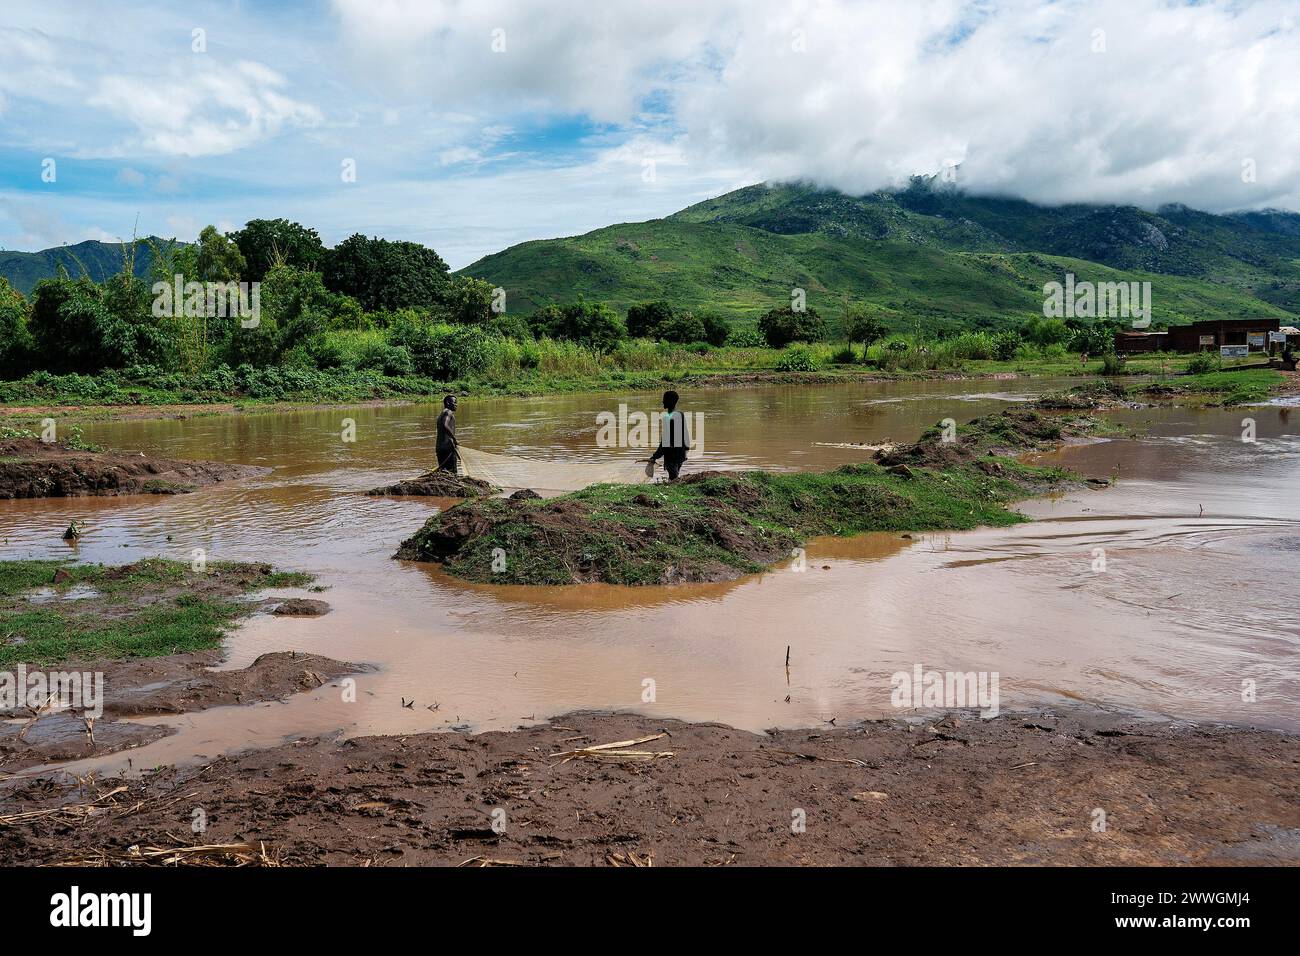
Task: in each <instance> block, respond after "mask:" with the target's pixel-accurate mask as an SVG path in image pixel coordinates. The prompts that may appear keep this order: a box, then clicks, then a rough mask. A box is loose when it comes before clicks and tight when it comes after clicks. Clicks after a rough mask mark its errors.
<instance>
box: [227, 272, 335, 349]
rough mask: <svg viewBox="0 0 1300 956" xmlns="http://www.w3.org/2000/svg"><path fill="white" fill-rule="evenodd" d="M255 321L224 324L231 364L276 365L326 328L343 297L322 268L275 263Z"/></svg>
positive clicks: (234, 321)
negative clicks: (329, 284)
mask: <svg viewBox="0 0 1300 956" xmlns="http://www.w3.org/2000/svg"><path fill="white" fill-rule="evenodd" d="M259 299H260V307H261V309H260V312H261V314H260V315H259V316H258V321H257V325H255V326H253V327H251V328H246V327H245V326H244V325H243V323H242V322H240V320H238V319H229V320H225V319H222V320H218V321H220V322H222V323H223V324H224V328H225V329H226V332H225V336H224V338H225V342H226V348H227V350H228V354H229V358H228V364H230V365H241V364H244V363H247V364H249V365H274V364H276V363H277V362H279V361H280V360H281V359H282V358H283V357H284V355H285V353H287V352H290V351H292V350H293V349H294V348H297V347H298V346H300V345H305V344H306V343H308V342H310V341H311V340H312V339H313V338H315V337H316V336H318V335H320V334H321V333H323V332H324V331H325V330H326V329H327V328H328V327H329V323H330V319H331V317H332V316H333V315H334V314H335V312H336V311H337V310H338V308H339V304H340V297H339V296H336V295H334V294H333V293H331V292H330V291H329V290H328V289H326V288H325V285H324V283H323V282H322V281H321V274H320V273H319V272H303V271H302V270H300V269H294V268H292V267H291V266H276V267H275V268H274V269H272V270H271V271H270V272H268V273H267V274H266V277H265V279H264V280H263V281H262V285H261V290H260V297H259Z"/></svg>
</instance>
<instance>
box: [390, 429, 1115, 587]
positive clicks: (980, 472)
mask: <svg viewBox="0 0 1300 956" xmlns="http://www.w3.org/2000/svg"><path fill="white" fill-rule="evenodd" d="M1101 428H1102V422H1101V421H1100V420H1099V419H1097V418H1095V417H1093V416H1091V415H1086V414H1051V415H1048V414H1044V413H1043V412H1042V411H1040V410H1039V409H1038V408H1037V407H1034V406H1017V407H1014V408H1011V409H1007V410H1005V411H1003V412H1001V413H999V414H996V415H988V416H985V417H983V418H978V419H976V420H974V421H972V422H970V423H969V424H967V425H963V426H960V427H958V428H957V429H956V432H955V434H953V433H945V430H944V429H943V428H941V427H935V428H932V429H930V430H929V431H927V432H926V433H925V434H924V435H922V437H921V439H920V440H919V441H917V442H916V443H914V444H911V445H905V446H900V447H897V448H893V449H890V450H888V451H884V452H880V453H878V454H877V455H876V460H874V461H872V462H866V463H863V464H856V465H845V466H843V467H841V468H837V469H835V470H834V471H830V472H824V473H810V474H799V473H793V474H773V473H768V472H761V471H748V472H702V473H698V474H694V475H688V476H687V477H684V478H683V479H681V480H680V481H677V482H672V483H669V484H664V485H595V486H593V487H591V488H587V489H584V490H583V491H579V492H576V493H574V494H569V495H564V496H562V497H559V498H551V499H549V500H502V499H498V498H491V499H478V500H473V501H465V502H462V503H461V504H458V505H456V506H455V507H452V508H449V509H447V510H446V511H444V512H441V513H439V514H438V515H435V516H434V517H433V518H431V519H430V520H429V521H428V522H427V523H426V524H425V525H424V527H423V528H421V529H420V531H418V532H417V533H416V534H415V535H414V536H412V537H411V538H409V539H408V540H406V541H404V542H403V543H402V545H401V547H400V549H399V550H398V552H397V555H396V557H398V558H403V559H409V560H416V561H436V562H440V563H442V564H443V565H445V566H446V568H447V570H448V571H449V572H450V573H452V574H454V575H456V576H457V577H461V578H465V579H468V580H472V581H483V582H492V583H499V584H548V585H562V584H573V583H579V582H591V581H600V582H606V583H610V584H673V583H679V582H690V581H724V580H730V579H733V578H737V577H740V576H742V575H745V574H750V573H753V572H756V571H761V570H763V569H764V568H765V567H768V566H770V565H772V564H774V563H776V562H779V561H781V560H783V559H785V558H788V557H789V556H790V554H791V551H792V549H794V548H796V547H797V546H798V545H799V544H800V543H801V542H803V541H805V540H806V539H808V538H810V537H813V536H816V535H828V534H830V535H847V534H859V533H862V532H867V531H937V530H963V529H969V528H974V527H978V526H980V525H1006V524H1012V523H1015V522H1017V521H1020V520H1023V519H1022V518H1021V516H1020V515H1018V514H1016V513H1015V512H1013V511H1011V510H1010V509H1009V507H1008V505H1009V504H1010V503H1011V502H1012V501H1014V500H1017V499H1022V498H1025V497H1028V496H1032V495H1036V494H1040V493H1042V492H1043V491H1045V490H1050V489H1051V488H1053V487H1057V486H1059V485H1060V484H1061V483H1063V482H1064V481H1066V480H1067V478H1068V476H1066V475H1065V474H1064V473H1062V472H1059V471H1053V470H1043V469H1036V468H1031V467H1028V466H1026V465H1023V464H1021V463H1020V462H1018V461H1017V460H1016V458H1015V456H1017V455H1021V454H1024V453H1027V452H1030V451H1035V450H1039V449H1044V448H1049V447H1053V446H1055V445H1058V444H1060V443H1061V442H1064V441H1069V440H1071V439H1077V438H1083V437H1085V436H1088V435H1090V434H1093V433H1095V432H1097V431H1098V430H1100V429H1101Z"/></svg>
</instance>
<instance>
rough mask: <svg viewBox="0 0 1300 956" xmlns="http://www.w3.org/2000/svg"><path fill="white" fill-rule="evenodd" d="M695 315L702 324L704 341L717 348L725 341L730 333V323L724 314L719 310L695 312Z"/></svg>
mask: <svg viewBox="0 0 1300 956" xmlns="http://www.w3.org/2000/svg"><path fill="white" fill-rule="evenodd" d="M696 317H697V318H698V319H699V320H700V323H701V324H702V325H703V326H704V341H706V342H708V343H709V344H710V345H712V346H714V347H715V348H718V347H720V346H722V345H725V344H726V343H727V337H728V336H729V335H731V323H730V322H728V321H727V319H726V316H724V315H722V313H720V312H711V311H704V312H697V313H696Z"/></svg>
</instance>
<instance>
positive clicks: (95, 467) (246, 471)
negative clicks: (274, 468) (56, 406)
mask: <svg viewBox="0 0 1300 956" xmlns="http://www.w3.org/2000/svg"><path fill="white" fill-rule="evenodd" d="M269 470H270V469H268V468H257V467H253V466H251V465H229V464H223V463H221V462H215V461H181V460H178V459H174V458H148V457H146V456H145V455H144V454H143V453H142V452H112V451H100V452H95V451H80V450H77V449H73V448H69V447H68V446H67V445H63V444H58V443H55V442H43V441H39V440H37V439H34V438H15V439H10V440H8V441H3V442H0V498H69V497H78V496H82V495H139V494H155V495H173V494H184V493H185V492H189V491H193V490H194V489H195V488H199V487H202V486H204V485H211V484H215V483H216V482H218V481H228V480H229V479H231V478H243V477H247V476H249V475H261V474H266V473H267V472H268V471H269Z"/></svg>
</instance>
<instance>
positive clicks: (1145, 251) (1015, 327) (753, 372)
mask: <svg viewBox="0 0 1300 956" xmlns="http://www.w3.org/2000/svg"><path fill="white" fill-rule="evenodd" d="M1279 216H1281V214H1279V215H1276V216H1275V215H1272V214H1270V215H1251V216H1238V217H1232V216H1202V215H1201V214H1195V213H1192V212H1190V211H1188V210H1162V212H1161V213H1160V214H1159V215H1155V214H1149V213H1142V212H1140V211H1138V210H1131V209H1113V208H1100V207H1063V208H1061V209H1051V210H1049V209H1042V208H1039V207H1036V206H1032V205H1030V204H1028V203H1018V202H1014V201H1006V200H990V199H977V198H972V197H966V196H964V195H962V194H960V193H956V192H952V191H949V190H944V189H935V188H933V186H932V185H931V184H926V183H919V182H918V183H915V184H913V186H912V187H911V188H910V189H907V190H904V191H901V192H886V193H878V194H872V195H871V196H865V197H857V198H854V197H847V196H842V195H839V194H836V193H826V192H820V191H817V190H813V189H810V188H807V187H802V186H783V187H775V188H768V187H751V188H749V189H743V190H739V191H737V192H735V193H732V194H729V195H728V196H724V197H720V198H719V199H716V200H710V201H709V202H707V203H702V204H700V205H698V206H694V207H691V208H690V209H687V210H683V211H682V212H681V213H678V214H677V215H675V216H672V217H670V218H668V219H664V220H656V221H653V222H648V223H638V224H631V225H621V226H615V227H610V228H609V229H605V230H597V231H596V232H593V233H590V234H588V235H586V236H579V237H575V238H571V239H562V240H549V241H547V242H540V243H525V244H523V245H521V246H516V247H514V248H513V249H508V250H506V251H505V252H503V253H500V254H498V255H497V256H490V257H488V258H487V259H484V260H482V261H481V262H479V263H476V264H475V265H474V266H471V267H470V268H469V269H467V270H464V271H463V272H462V273H461V274H452V273H450V272H449V271H448V269H447V265H446V263H445V262H444V261H443V260H442V258H441V257H440V256H439V255H438V254H437V252H436V251H434V250H433V249H429V248H427V247H424V246H421V245H419V244H417V243H411V242H393V241H389V240H385V239H380V238H367V237H365V236H362V235H354V236H352V237H350V238H348V239H346V240H344V241H343V242H341V243H339V244H338V245H337V246H335V247H333V248H328V247H326V246H325V245H324V243H323V242H322V241H321V239H320V237H319V235H318V234H317V233H316V232H315V230H313V229H311V228H309V227H307V226H303V225H300V224H298V223H294V222H289V221H287V220H283V219H274V220H252V221H250V222H249V223H248V224H247V225H246V226H245V227H244V228H243V229H240V230H237V231H234V232H231V233H228V234H225V235H223V234H221V233H220V232H219V231H218V230H217V229H216V228H214V227H212V226H209V227H207V228H205V229H203V231H202V232H201V233H200V235H199V239H198V241H197V242H196V243H194V244H180V243H176V242H161V241H158V240H154V239H149V240H143V241H140V242H133V243H127V244H123V245H120V246H114V247H111V248H113V249H115V250H116V252H117V254H118V255H119V257H120V260H121V261H120V268H119V270H118V271H117V272H114V273H111V274H106V275H105V274H102V270H100V271H99V272H96V271H93V270H91V269H90V268H89V267H84V268H83V267H79V268H77V269H75V270H73V269H69V268H66V265H67V263H65V262H64V259H63V258H60V259H59V260H58V264H56V266H55V275H53V276H52V277H47V278H43V279H41V280H40V281H36V282H35V283H34V285H32V287H31V289H30V295H27V296H24V295H23V294H22V293H21V292H19V291H18V290H17V289H15V288H13V287H11V286H10V285H9V284H8V283H7V282H6V281H4V280H3V279H0V403H9V404H14V403H22V404H26V405H31V404H37V403H43V404H51V405H53V404H73V403H76V404H92V405H94V404H136V403H140V404H163V403H167V404H170V403H208V402H224V401H253V402H270V401H311V402H323V401H336V402H353V401H361V400H367V399H396V398H416V399H420V398H428V397H435V396H437V395H438V394H440V393H442V392H445V391H447V390H464V391H474V392H478V393H494V392H511V393H528V394H534V393H540V392H548V391H569V390H576V389H593V388H611V389H620V390H626V389H634V388H650V389H652V388H657V387H659V386H661V385H664V384H667V383H691V382H698V381H702V380H707V379H708V378H711V377H715V376H723V377H724V378H726V377H730V378H732V379H735V378H737V377H741V376H751V377H752V376H757V375H765V376H774V377H778V378H780V380H796V381H797V380H809V379H807V378H804V379H800V378H797V377H798V376H805V377H807V376H819V377H832V378H834V377H845V376H852V375H882V376H897V375H903V376H906V375H927V374H947V373H960V374H982V373H989V372H1016V373H1018V374H1042V373H1055V374H1063V373H1069V372H1076V371H1077V372H1083V371H1092V370H1093V369H1092V367H1091V366H1089V367H1088V368H1087V369H1085V368H1084V367H1083V366H1082V365H1080V366H1077V367H1075V368H1071V367H1070V366H1071V363H1070V362H1069V360H1068V358H1069V355H1070V353H1074V354H1075V355H1080V354H1086V355H1087V356H1089V357H1090V358H1091V359H1092V360H1094V361H1096V362H1097V363H1098V365H1097V367H1098V368H1100V369H1101V371H1103V372H1104V373H1105V374H1109V375H1119V374H1131V373H1133V372H1134V371H1136V370H1138V366H1139V365H1141V363H1140V362H1137V361H1134V362H1127V363H1125V362H1122V361H1120V360H1119V359H1117V358H1115V357H1114V356H1113V355H1111V354H1110V353H1111V352H1112V351H1113V334H1114V332H1115V330H1116V329H1119V328H1122V327H1124V323H1122V322H1120V321H1117V320H1114V319H1109V318H1106V319H1101V318H1099V319H1091V318H1070V319H1065V320H1060V319H1048V318H1044V317H1043V316H1042V303H1043V291H1042V290H1043V284H1044V283H1045V282H1048V281H1057V280H1060V279H1061V278H1062V277H1063V275H1064V274H1065V273H1066V272H1073V273H1076V274H1077V275H1078V276H1079V277H1080V279H1083V280H1088V281H1093V282H1109V281H1125V280H1134V281H1150V282H1152V284H1153V286H1154V288H1153V292H1152V295H1153V300H1154V303H1155V317H1156V321H1155V323H1154V325H1153V327H1154V328H1157V329H1158V328H1160V327H1162V326H1164V325H1167V324H1170V323H1178V322H1183V321H1189V320H1192V319H1198V318H1210V317H1223V316H1237V315H1272V316H1277V317H1278V318H1281V319H1285V320H1286V321H1288V322H1300V319H1296V318H1294V316H1293V314H1292V312H1289V311H1287V310H1288V309H1292V310H1293V311H1295V310H1297V309H1300V298H1297V296H1300V292H1297V291H1296V290H1297V289H1300V281H1293V279H1296V276H1295V273H1296V270H1297V269H1298V268H1300V266H1297V265H1296V263H1297V262H1300V230H1298V229H1294V228H1292V227H1293V226H1294V225H1295V223H1293V222H1292V218H1294V217H1292V218H1287V217H1286V216H1281V218H1279ZM1207 237H1208V238H1207ZM97 248H98V247H97ZM1238 249H1240V250H1246V251H1247V252H1248V253H1249V254H1248V255H1247V254H1246V253H1242V254H1240V255H1238V253H1237V252H1235V251H1234V250H1238ZM1080 256H1087V257H1090V258H1079V257H1080ZM1090 259H1091V260H1092V261H1090ZM96 261H99V260H98V259H97V260H96ZM74 275H77V276H78V277H76V278H74V277H73V276H74ZM177 277H179V281H180V282H181V283H182V285H181V289H182V293H177V294H172V293H171V292H170V291H169V290H171V289H174V288H176V286H175V283H176V282H177V281H178V279H177ZM236 281H238V282H240V283H245V284H247V283H249V282H256V283H258V284H259V285H258V296H257V301H258V303H259V310H258V316H257V320H256V321H255V322H252V323H249V324H245V323H243V322H241V321H240V320H239V318H238V317H232V316H225V315H217V314H216V312H217V311H219V310H215V309H214V308H213V307H212V303H213V302H215V301H216V300H215V299H213V300H211V301H209V300H208V299H207V298H206V296H207V295H210V294H213V293H211V290H210V289H205V287H204V284H213V283H222V284H225V283H232V282H236ZM189 283H197V284H198V285H195V286H194V287H193V288H194V289H195V290H197V291H193V292H191V291H184V290H185V289H186V288H187V284H189ZM798 290H802V294H799V293H798ZM248 294H250V295H251V292H249V293H248ZM792 295H793V298H792ZM173 298H175V299H177V300H183V301H175V302H171V303H170V305H168V304H167V301H166V300H170V299H173ZM803 298H806V307H804V303H803V302H801V301H800V300H801V299H803ZM792 303H799V307H798V308H796V307H794V305H793V304H792ZM792 346H794V347H793V348H791V347H792ZM1195 361H1196V362H1198V363H1201V364H1200V365H1198V366H1197V367H1196V368H1194V369H1193V371H1195V372H1198V373H1201V372H1206V371H1211V370H1212V369H1210V368H1207V367H1204V363H1206V362H1207V361H1208V360H1207V359H1196V360H1195ZM788 376H796V378H793V379H790V378H784V377H788Z"/></svg>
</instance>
